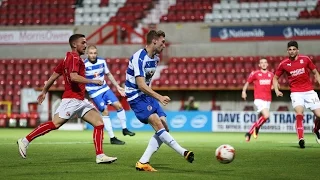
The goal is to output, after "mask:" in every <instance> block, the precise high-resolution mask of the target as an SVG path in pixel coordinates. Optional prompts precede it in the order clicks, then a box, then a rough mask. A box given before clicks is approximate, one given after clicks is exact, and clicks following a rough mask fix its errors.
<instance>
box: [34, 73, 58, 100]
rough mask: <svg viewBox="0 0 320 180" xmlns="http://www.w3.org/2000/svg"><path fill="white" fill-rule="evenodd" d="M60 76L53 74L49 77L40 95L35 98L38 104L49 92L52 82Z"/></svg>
mask: <svg viewBox="0 0 320 180" xmlns="http://www.w3.org/2000/svg"><path fill="white" fill-rule="evenodd" d="M60 76H61V75H60V74H58V73H56V72H53V74H52V75H51V76H50V78H49V79H48V81H47V82H46V84H45V85H44V87H43V89H42V91H41V93H40V95H39V96H38V98H37V101H38V104H41V103H42V102H43V101H44V99H45V98H46V94H47V92H48V91H49V89H50V87H51V86H52V84H53V83H54V81H56V80H57V79H58V78H59V77H60Z"/></svg>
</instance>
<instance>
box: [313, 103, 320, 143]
mask: <svg viewBox="0 0 320 180" xmlns="http://www.w3.org/2000/svg"><path fill="white" fill-rule="evenodd" d="M312 112H313V114H314V116H315V117H314V128H313V133H314V135H315V136H316V141H317V143H318V144H320V133H319V130H320V108H317V109H314V110H312Z"/></svg>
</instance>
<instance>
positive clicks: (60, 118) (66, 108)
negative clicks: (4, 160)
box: [17, 99, 80, 158]
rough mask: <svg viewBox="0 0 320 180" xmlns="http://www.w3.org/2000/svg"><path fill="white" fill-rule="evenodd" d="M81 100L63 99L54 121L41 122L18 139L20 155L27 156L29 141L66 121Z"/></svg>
mask: <svg viewBox="0 0 320 180" xmlns="http://www.w3.org/2000/svg"><path fill="white" fill-rule="evenodd" d="M79 104H80V103H79V102H77V101H74V99H62V101H61V103H60V105H59V107H58V108H57V110H56V112H55V115H54V117H53V120H52V121H48V122H45V123H43V124H40V125H39V126H38V127H37V128H35V129H34V130H33V131H32V132H31V133H29V134H28V135H27V136H26V137H24V138H21V139H19V140H18V142H17V144H18V146H19V152H20V155H21V156H22V157H23V158H26V151H27V147H28V145H29V143H30V142H31V141H32V140H34V139H35V138H37V137H39V136H42V135H45V134H47V133H48V132H50V131H52V130H55V129H58V128H59V127H60V126H62V125H63V124H64V123H66V122H67V120H68V119H70V118H71V117H72V116H73V115H74V114H75V112H76V109H77V108H78V106H79Z"/></svg>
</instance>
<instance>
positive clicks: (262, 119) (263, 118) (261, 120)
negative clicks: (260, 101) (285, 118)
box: [253, 102, 270, 139]
mask: <svg viewBox="0 0 320 180" xmlns="http://www.w3.org/2000/svg"><path fill="white" fill-rule="evenodd" d="M266 103H268V102H266ZM269 105H270V103H269ZM260 114H261V116H260V117H259V119H258V121H256V127H255V128H254V131H253V137H254V138H255V139H257V138H258V134H259V130H260V127H261V126H262V125H263V124H264V123H265V122H266V121H267V120H268V119H269V117H270V112H269V107H267V108H264V109H262V110H261V112H260Z"/></svg>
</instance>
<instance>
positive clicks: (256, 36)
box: [210, 24, 320, 42]
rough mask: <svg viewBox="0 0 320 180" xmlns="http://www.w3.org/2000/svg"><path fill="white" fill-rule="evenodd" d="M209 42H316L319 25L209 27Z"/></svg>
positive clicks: (318, 35) (319, 29) (319, 32)
mask: <svg viewBox="0 0 320 180" xmlns="http://www.w3.org/2000/svg"><path fill="white" fill-rule="evenodd" d="M210 34H211V41H213V42H214V41H219V42H221V41H268V40H289V39H294V40H317V39H320V24H313V25H311V24H309V25H272V26H271V25H261V26H225V27H216V26H212V27H211V33H210Z"/></svg>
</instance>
